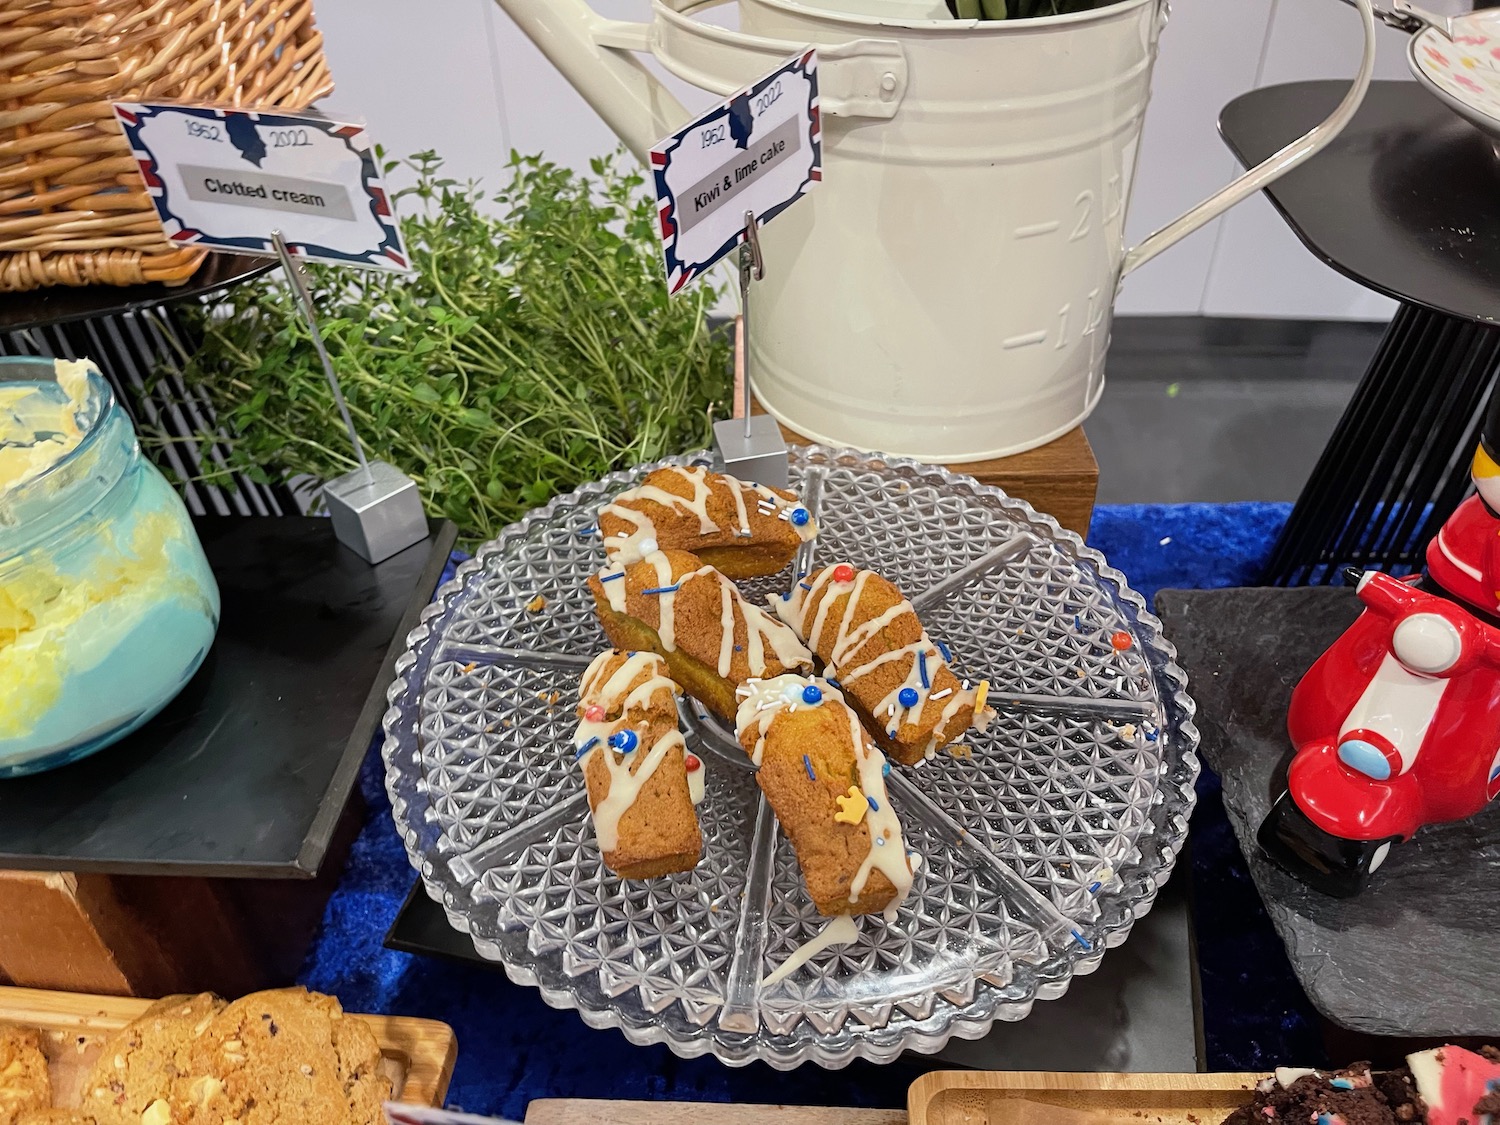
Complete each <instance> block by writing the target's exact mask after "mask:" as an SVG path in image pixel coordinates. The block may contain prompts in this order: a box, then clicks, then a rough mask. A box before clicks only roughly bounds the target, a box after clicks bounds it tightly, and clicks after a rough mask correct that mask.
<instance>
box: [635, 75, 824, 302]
mask: <svg viewBox="0 0 1500 1125" xmlns="http://www.w3.org/2000/svg"><path fill="white" fill-rule="evenodd" d="M651 170H652V172H653V173H654V175H655V179H656V210H657V214H658V216H659V217H660V220H661V239H662V253H663V256H664V257H665V259H666V267H667V288H668V289H670V290H671V291H672V292H673V293H677V292H680V291H681V290H682V288H683V287H684V286H685V285H687V283H688V282H690V281H692V280H693V279H694V278H695V277H698V276H699V275H701V274H702V273H704V271H706V270H707V269H708V268H709V267H710V266H712V265H713V264H714V263H715V262H717V261H718V260H719V259H720V258H722V257H724V255H726V254H728V253H729V252H730V251H731V250H733V249H734V248H735V247H736V246H738V245H739V244H740V243H741V242H743V241H744V239H745V212H746V211H753V212H754V213H755V218H756V221H757V223H758V224H759V225H761V226H764V225H765V224H766V223H768V222H770V221H771V220H772V219H774V218H775V217H776V216H777V215H779V214H781V212H782V211H784V210H786V209H787V208H788V207H790V206H791V205H792V204H793V203H795V202H796V201H797V200H799V199H801V198H802V196H804V195H805V194H807V192H808V191H809V190H810V189H811V188H812V186H813V185H814V184H815V183H817V182H818V181H819V180H821V179H822V178H823V144H822V132H821V129H820V127H819V121H818V56H817V52H816V51H808V52H807V53H806V54H804V55H800V56H798V57H797V58H795V59H791V60H790V61H788V62H786V63H784V64H782V65H781V66H780V67H778V68H777V69H776V70H774V71H772V72H771V73H770V74H768V75H766V76H765V77H764V78H762V79H761V80H760V81H759V82H756V83H755V84H754V85H753V86H750V87H748V88H746V89H744V90H741V91H740V92H739V93H737V94H735V95H734V96H733V97H730V98H728V99H727V100H726V101H724V102H723V103H722V104H720V105H718V106H715V107H714V108H713V109H711V110H710V111H709V112H707V113H705V114H704V115H703V116H702V117H699V118H698V119H697V120H696V121H694V122H692V123H691V124H690V125H688V126H687V127H686V128H683V129H680V130H678V131H677V132H676V133H674V134H673V135H672V136H670V137H668V138H667V139H666V140H664V141H661V142H660V143H659V144H657V145H656V147H655V148H653V149H652V150H651Z"/></svg>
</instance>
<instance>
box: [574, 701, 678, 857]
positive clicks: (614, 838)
mask: <svg viewBox="0 0 1500 1125" xmlns="http://www.w3.org/2000/svg"><path fill="white" fill-rule="evenodd" d="M673 747H676V748H677V749H679V750H685V748H686V744H685V743H684V742H683V739H682V734H681V732H680V731H675V730H670V731H668V732H667V733H666V734H664V735H662V736H661V738H659V739H658V740H657V742H656V745H655V746H653V747H651V749H650V750H644V749H641V750H636V751H634V753H632V754H619V753H616V752H615V751H614V750H611V749H610V748H609V747H608V746H607V745H606V744H605V743H603V742H601V743H599V745H597V746H595V747H594V749H593V750H591V751H590V752H589V753H588V754H587V755H586V756H585V757H584V761H585V762H588V761H589V760H590V759H591V758H593V756H594V755H596V754H599V755H602V756H603V760H604V764H605V765H606V766H607V767H609V793H608V794H606V795H605V798H604V800H602V801H600V802H599V804H598V805H596V806H595V807H594V835H595V836H596V837H598V839H599V848H600V850H602V851H605V852H612V851H614V850H615V848H616V847H618V846H619V843H620V818H621V817H622V816H624V815H625V813H626V811H627V810H629V809H630V807H631V806H632V805H634V804H635V799H636V797H638V796H640V792H641V789H642V787H643V786H645V784H646V782H648V781H650V780H651V775H652V774H654V773H655V772H656V767H657V766H659V765H661V760H662V759H663V758H665V757H666V756H667V752H668V751H669V750H671V749H672V748H673ZM642 753H644V754H645V755H646V760H645V761H643V762H642V763H641V765H640V768H639V769H637V770H636V771H635V772H634V773H632V772H631V771H630V762H629V760H628V759H630V758H633V757H635V756H636V755H639V754H642Z"/></svg>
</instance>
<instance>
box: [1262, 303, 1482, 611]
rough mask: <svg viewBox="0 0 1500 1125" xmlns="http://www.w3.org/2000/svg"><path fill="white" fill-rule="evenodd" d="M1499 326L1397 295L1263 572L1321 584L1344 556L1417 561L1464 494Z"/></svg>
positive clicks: (1363, 561)
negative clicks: (1391, 314) (1389, 317)
mask: <svg viewBox="0 0 1500 1125" xmlns="http://www.w3.org/2000/svg"><path fill="white" fill-rule="evenodd" d="M1497 373H1500V328H1496V327H1495V326H1493V325H1487V324H1476V323H1474V322H1472V321H1466V320H1460V319H1459V318H1457V317H1452V316H1448V315H1446V314H1444V313H1439V312H1434V311H1432V310H1430V309H1424V308H1422V307H1420V306H1418V305H1413V304H1403V305H1402V306H1401V307H1400V308H1399V309H1398V310H1397V311H1396V316H1395V318H1394V319H1393V320H1392V321H1391V323H1390V327H1389V328H1387V329H1386V332H1385V336H1384V338H1383V339H1382V340H1381V342H1380V346H1379V348H1378V349H1377V350H1376V352H1375V355H1374V357H1373V359H1372V360H1371V362H1370V366H1369V369H1368V370H1367V371H1366V372H1365V375H1364V377H1363V378H1362V379H1361V380H1360V383H1359V386H1358V388H1357V389H1356V390H1355V392H1354V397H1353V398H1352V399H1351V400H1350V402H1349V405H1348V406H1347V407H1346V408H1345V410H1344V414H1343V416H1342V417H1341V418H1340V419H1339V423H1338V426H1337V427H1336V428H1335V429H1334V432H1333V436H1332V437H1331V438H1330V439H1329V442H1328V445H1327V446H1326V447H1325V448H1324V450H1323V453H1322V456H1320V457H1319V458H1318V462H1317V465H1316V467H1315V468H1314V469H1313V472H1312V476H1311V477H1310V478H1309V480H1308V482H1307V485H1306V486H1305V487H1304V488H1303V490H1302V494H1301V496H1299V497H1298V499H1297V504H1296V506H1295V507H1294V508H1293V510H1292V514H1291V517H1290V518H1289V519H1288V520H1287V523H1286V526H1285V527H1284V528H1283V529H1282V532H1281V536H1280V538H1279V539H1278V540H1277V542H1276V546H1275V548H1274V549H1273V551H1272V553H1271V557H1270V559H1269V560H1268V562H1267V563H1266V569H1265V571H1264V572H1263V574H1262V579H1261V580H1262V582H1263V583H1264V584H1266V585H1274V586H1300V585H1327V584H1331V583H1333V582H1334V581H1336V580H1337V578H1338V574H1339V568H1340V567H1342V566H1345V565H1354V566H1357V567H1361V568H1365V567H1379V568H1381V569H1390V570H1396V571H1409V570H1414V569H1419V568H1420V566H1421V560H1422V551H1423V550H1424V548H1425V547H1426V545H1427V542H1428V540H1429V539H1431V538H1432V536H1433V535H1435V534H1436V533H1437V529H1438V528H1439V527H1440V526H1441V525H1442V522H1443V520H1445V519H1447V517H1448V516H1449V514H1451V513H1452V511H1453V509H1454V508H1455V507H1456V506H1457V505H1458V502H1459V500H1461V499H1462V498H1463V495H1464V492H1465V489H1466V488H1467V487H1468V483H1469V458H1470V455H1471V453H1472V450H1473V448H1474V443H1475V441H1477V440H1478V435H1479V424H1480V420H1481V417H1482V415H1483V407H1484V404H1485V403H1486V402H1488V401H1489V399H1490V396H1491V394H1492V392H1493V390H1494V387H1495V383H1496V375H1497Z"/></svg>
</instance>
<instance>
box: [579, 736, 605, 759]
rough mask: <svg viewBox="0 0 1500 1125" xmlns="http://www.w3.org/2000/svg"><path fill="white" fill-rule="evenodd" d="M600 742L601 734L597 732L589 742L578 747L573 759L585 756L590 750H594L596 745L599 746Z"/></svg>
mask: <svg viewBox="0 0 1500 1125" xmlns="http://www.w3.org/2000/svg"><path fill="white" fill-rule="evenodd" d="M598 743H599V736H598V735H597V734H596V735H595V736H594V737H593V738H591V739H589V740H588V741H587V742H585V743H584V744H583V745H582V746H580V747H579V748H578V750H577V752H576V753H574V755H573V760H574V761H577V760H578V759H579V758H581V757H583V756H584V755H585V754H587V753H588V752H589V751H590V750H592V749H593V748H594V747H595V746H597V745H598Z"/></svg>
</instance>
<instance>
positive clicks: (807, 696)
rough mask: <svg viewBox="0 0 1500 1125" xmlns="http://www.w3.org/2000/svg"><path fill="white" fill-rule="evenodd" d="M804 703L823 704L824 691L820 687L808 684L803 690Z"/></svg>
mask: <svg viewBox="0 0 1500 1125" xmlns="http://www.w3.org/2000/svg"><path fill="white" fill-rule="evenodd" d="M802 702H803V703H821V702H823V689H822V688H820V687H818V685H817V684H808V685H807V686H806V687H805V688H803V689H802Z"/></svg>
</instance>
